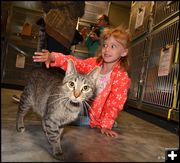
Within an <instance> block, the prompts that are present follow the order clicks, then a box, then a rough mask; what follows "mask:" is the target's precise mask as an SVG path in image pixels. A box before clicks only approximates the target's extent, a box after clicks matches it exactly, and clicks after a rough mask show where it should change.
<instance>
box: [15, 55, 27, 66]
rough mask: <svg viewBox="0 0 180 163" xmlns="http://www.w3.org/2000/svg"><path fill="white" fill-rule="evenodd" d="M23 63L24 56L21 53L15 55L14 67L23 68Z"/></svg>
mask: <svg viewBox="0 0 180 163" xmlns="http://www.w3.org/2000/svg"><path fill="white" fill-rule="evenodd" d="M24 65H25V56H24V55H22V54H17V56H16V67H18V68H24Z"/></svg>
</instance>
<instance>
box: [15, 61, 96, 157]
mask: <svg viewBox="0 0 180 163" xmlns="http://www.w3.org/2000/svg"><path fill="white" fill-rule="evenodd" d="M98 71H99V70H98V68H95V69H93V70H92V71H91V72H90V73H89V74H87V75H82V74H78V73H77V72H76V70H75V68H74V64H73V62H72V61H71V60H69V61H68V68H67V71H66V75H65V77H64V79H63V81H62V80H61V78H60V77H56V76H54V75H53V74H51V73H50V72H48V71H46V70H43V69H41V70H35V71H34V72H33V73H32V75H31V77H30V78H29V82H28V84H27V85H26V86H25V89H24V91H23V93H22V95H21V98H20V103H19V108H18V112H17V123H16V128H17V131H19V132H23V131H24V129H25V127H24V123H23V119H24V116H25V115H26V113H27V112H28V110H29V109H30V108H32V109H33V110H34V111H35V112H36V113H38V114H39V115H40V116H41V117H42V126H43V130H44V132H45V134H46V136H47V138H48V141H49V143H50V144H51V146H52V150H53V155H54V157H55V158H56V159H62V149H61V139H60V138H61V134H62V132H63V128H64V126H65V125H66V124H69V123H71V122H72V121H74V120H75V119H76V118H77V117H78V115H79V113H80V112H81V109H82V106H83V105H85V103H86V101H87V100H88V99H90V98H91V97H92V96H93V94H94V92H95V78H96V77H97V72H98Z"/></svg>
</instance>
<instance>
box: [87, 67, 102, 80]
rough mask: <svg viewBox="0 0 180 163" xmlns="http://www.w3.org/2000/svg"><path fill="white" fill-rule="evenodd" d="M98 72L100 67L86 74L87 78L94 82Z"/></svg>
mask: <svg viewBox="0 0 180 163" xmlns="http://www.w3.org/2000/svg"><path fill="white" fill-rule="evenodd" d="M99 72H100V67H95V68H94V69H93V70H92V71H91V72H89V73H88V77H89V78H90V79H91V80H93V81H96V79H97V77H98V75H99Z"/></svg>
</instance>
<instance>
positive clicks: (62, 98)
mask: <svg viewBox="0 0 180 163" xmlns="http://www.w3.org/2000/svg"><path fill="white" fill-rule="evenodd" d="M63 98H64V99H66V98H68V97H61V98H58V99H56V100H54V101H53V102H51V103H50V104H48V105H51V104H54V103H55V102H57V101H59V100H62V99H63Z"/></svg>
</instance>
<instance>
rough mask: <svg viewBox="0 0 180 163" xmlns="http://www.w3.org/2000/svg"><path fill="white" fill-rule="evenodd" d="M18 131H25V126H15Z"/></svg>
mask: <svg viewBox="0 0 180 163" xmlns="http://www.w3.org/2000/svg"><path fill="white" fill-rule="evenodd" d="M16 129H17V131H18V132H24V131H25V127H23V126H21V127H16Z"/></svg>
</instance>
